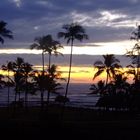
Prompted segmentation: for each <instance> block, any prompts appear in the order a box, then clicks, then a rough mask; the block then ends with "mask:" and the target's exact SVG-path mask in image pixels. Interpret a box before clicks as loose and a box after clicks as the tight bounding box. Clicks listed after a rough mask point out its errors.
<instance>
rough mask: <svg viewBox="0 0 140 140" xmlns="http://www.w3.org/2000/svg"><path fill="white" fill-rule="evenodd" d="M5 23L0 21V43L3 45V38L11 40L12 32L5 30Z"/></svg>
mask: <svg viewBox="0 0 140 140" xmlns="http://www.w3.org/2000/svg"><path fill="white" fill-rule="evenodd" d="M6 25H7V23H6V22H4V21H0V42H1V43H2V44H3V43H4V39H3V38H9V39H13V35H12V32H11V31H10V30H8V29H6Z"/></svg>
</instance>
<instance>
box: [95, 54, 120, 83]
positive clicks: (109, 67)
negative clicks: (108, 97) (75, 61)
mask: <svg viewBox="0 0 140 140" xmlns="http://www.w3.org/2000/svg"><path fill="white" fill-rule="evenodd" d="M103 58H104V61H103V62H102V61H100V60H99V61H96V62H95V63H94V67H95V69H97V72H96V73H95V75H94V77H93V80H94V79H95V78H96V77H98V76H99V75H100V74H102V73H103V72H106V74H107V76H106V85H107V84H108V80H109V78H110V79H111V78H113V77H114V75H115V73H116V72H117V71H118V70H116V68H117V69H119V68H121V65H120V64H119V62H120V61H119V60H118V59H116V58H115V56H114V55H113V54H109V55H108V54H107V55H103Z"/></svg>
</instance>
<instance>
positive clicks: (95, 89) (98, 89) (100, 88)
mask: <svg viewBox="0 0 140 140" xmlns="http://www.w3.org/2000/svg"><path fill="white" fill-rule="evenodd" d="M90 90H91V91H92V92H91V94H100V95H102V94H103V92H104V90H105V81H102V80H100V81H98V82H97V84H92V85H91V87H90Z"/></svg>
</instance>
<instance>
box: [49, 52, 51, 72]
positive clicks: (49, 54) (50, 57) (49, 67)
mask: <svg viewBox="0 0 140 140" xmlns="http://www.w3.org/2000/svg"><path fill="white" fill-rule="evenodd" d="M50 68H51V54H49V71H50Z"/></svg>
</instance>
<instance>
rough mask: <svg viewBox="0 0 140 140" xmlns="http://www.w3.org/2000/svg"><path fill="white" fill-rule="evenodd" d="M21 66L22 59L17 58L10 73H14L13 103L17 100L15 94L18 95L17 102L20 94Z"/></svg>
mask: <svg viewBox="0 0 140 140" xmlns="http://www.w3.org/2000/svg"><path fill="white" fill-rule="evenodd" d="M23 64H24V59H23V58H21V57H17V59H16V60H15V62H13V70H12V71H13V72H14V83H15V102H16V100H17V94H18V95H19V100H20V92H21V89H22V87H23V83H24V75H23V72H24V71H23Z"/></svg>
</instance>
